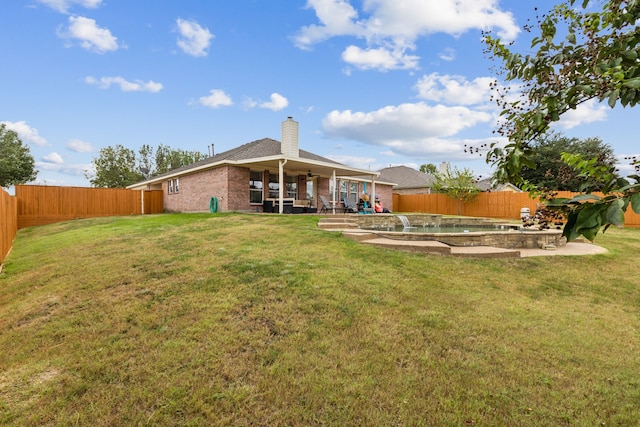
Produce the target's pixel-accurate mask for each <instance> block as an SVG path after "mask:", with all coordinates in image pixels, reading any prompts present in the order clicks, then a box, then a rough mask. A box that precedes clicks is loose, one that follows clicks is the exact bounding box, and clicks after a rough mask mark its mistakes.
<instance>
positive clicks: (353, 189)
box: [349, 182, 359, 203]
mask: <svg viewBox="0 0 640 427" xmlns="http://www.w3.org/2000/svg"><path fill="white" fill-rule="evenodd" d="M349 190H350V191H349V200H351V201H352V202H354V203H356V202H357V201H358V200H359V197H358V183H357V182H350V183H349Z"/></svg>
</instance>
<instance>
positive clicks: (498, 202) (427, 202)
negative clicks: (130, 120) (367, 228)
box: [393, 191, 640, 227]
mask: <svg viewBox="0 0 640 427" xmlns="http://www.w3.org/2000/svg"><path fill="white" fill-rule="evenodd" d="M576 194H578V193H571V192H568V191H561V192H559V193H558V195H557V197H567V198H571V197H573V196H574V195H576ZM537 207H538V199H532V198H530V197H529V193H513V192H509V191H500V192H495V193H480V194H478V196H477V197H476V198H475V199H474V200H472V201H471V202H466V203H461V202H458V201H457V200H454V199H452V198H451V197H448V196H446V195H444V194H394V195H393V209H394V210H395V211H396V212H424V213H434V214H441V215H464V216H477V217H486V218H501V219H519V218H520V210H521V209H522V208H528V209H529V211H530V212H531V214H533V213H534V212H535V211H536V209H537ZM624 220H625V226H628V227H640V215H638V214H636V213H634V212H633V210H632V209H631V207H629V208H628V209H627V212H626V213H625V215H624Z"/></svg>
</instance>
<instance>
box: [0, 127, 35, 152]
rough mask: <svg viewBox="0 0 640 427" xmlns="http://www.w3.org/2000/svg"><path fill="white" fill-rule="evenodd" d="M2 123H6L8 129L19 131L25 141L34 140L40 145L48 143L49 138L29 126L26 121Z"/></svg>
mask: <svg viewBox="0 0 640 427" xmlns="http://www.w3.org/2000/svg"><path fill="white" fill-rule="evenodd" d="M0 123H3V124H4V125H6V127H7V129H9V130H12V131H14V132H15V133H17V134H18V136H19V137H20V139H21V140H22V141H24V142H32V143H33V144H35V145H38V146H40V147H44V146H45V145H47V140H46V139H44V138H43V137H41V136H40V135H38V130H37V129H36V128H32V127H31V126H29V125H28V124H27V122H25V121H19V122H0Z"/></svg>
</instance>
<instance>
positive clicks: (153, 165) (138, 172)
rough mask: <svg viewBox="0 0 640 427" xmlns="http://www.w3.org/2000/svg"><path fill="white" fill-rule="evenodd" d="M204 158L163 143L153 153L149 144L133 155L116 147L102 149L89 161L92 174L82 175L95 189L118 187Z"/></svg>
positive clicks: (199, 154) (197, 153)
mask: <svg viewBox="0 0 640 427" xmlns="http://www.w3.org/2000/svg"><path fill="white" fill-rule="evenodd" d="M205 157H206V156H205V155H204V154H202V153H200V152H197V151H186V150H181V149H173V148H171V147H168V146H165V145H162V144H161V145H160V146H159V147H158V148H157V150H156V152H155V154H154V153H153V148H152V147H151V146H150V145H148V144H145V145H143V146H142V147H141V148H140V150H139V151H138V153H137V154H136V152H135V151H134V150H132V149H130V148H125V147H123V146H122V145H120V144H118V145H116V146H115V147H106V148H103V149H101V150H100V154H99V156H98V157H97V158H94V159H93V161H92V164H93V166H94V170H95V174H89V173H85V176H86V177H87V179H89V181H90V182H91V185H93V186H94V187H107V188H121V187H126V186H128V185H131V184H135V183H136V182H139V181H142V180H144V179H148V178H151V177H153V176H157V175H160V174H162V173H165V172H168V171H170V170H173V169H177V168H179V167H181V166H185V165H188V164H191V163H195V162H197V161H198V160H202V159H204V158H205Z"/></svg>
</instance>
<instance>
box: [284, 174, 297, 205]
mask: <svg viewBox="0 0 640 427" xmlns="http://www.w3.org/2000/svg"><path fill="white" fill-rule="evenodd" d="M286 189H287V195H286V196H285V197H288V198H291V199H297V198H298V177H297V176H295V175H294V176H289V175H287V186H286Z"/></svg>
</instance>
